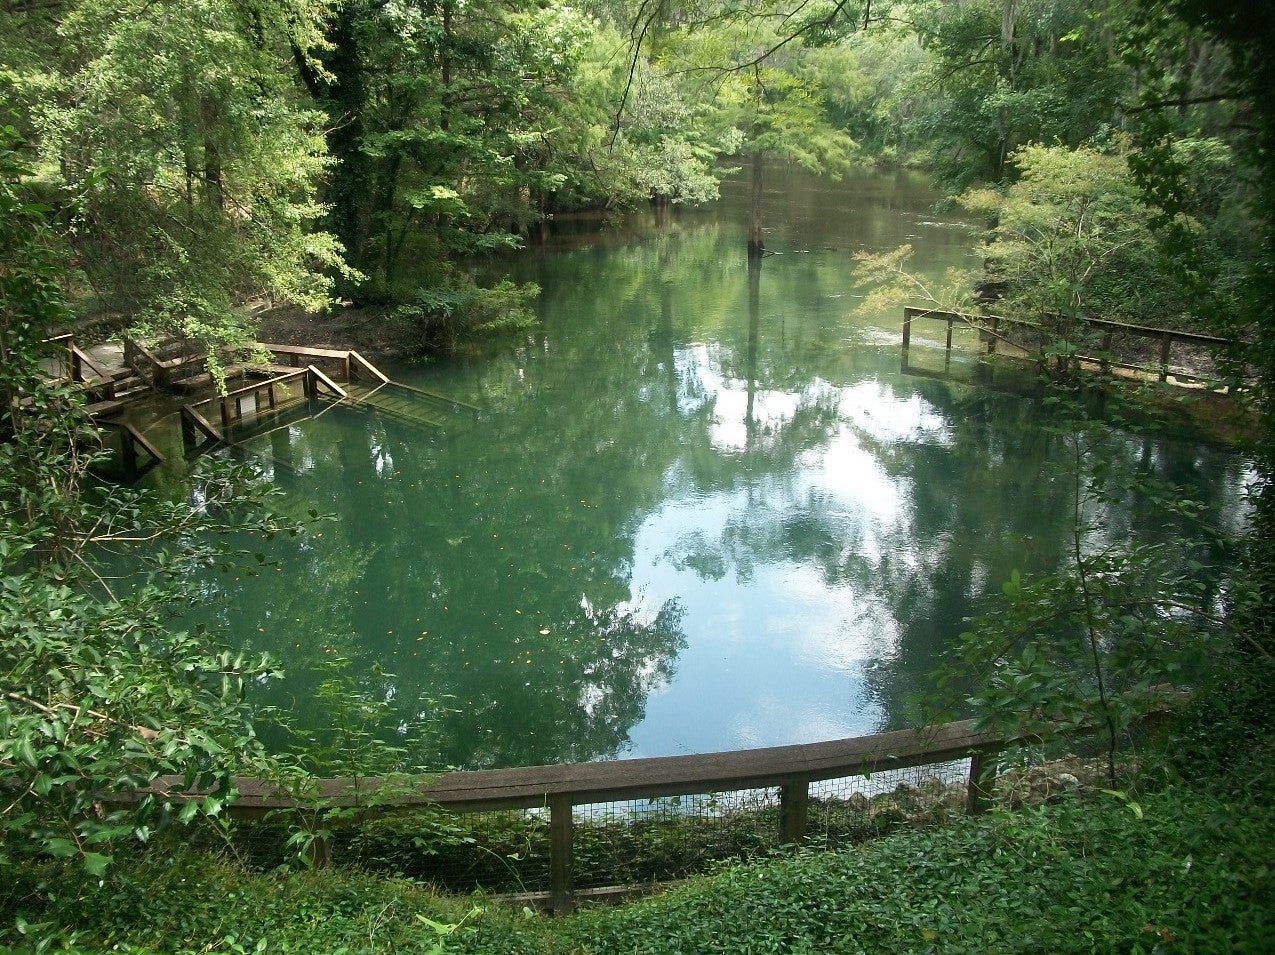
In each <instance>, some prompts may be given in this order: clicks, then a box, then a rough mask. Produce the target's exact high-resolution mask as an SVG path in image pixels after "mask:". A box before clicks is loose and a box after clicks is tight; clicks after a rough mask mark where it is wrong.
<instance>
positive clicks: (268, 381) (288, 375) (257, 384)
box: [186, 368, 309, 408]
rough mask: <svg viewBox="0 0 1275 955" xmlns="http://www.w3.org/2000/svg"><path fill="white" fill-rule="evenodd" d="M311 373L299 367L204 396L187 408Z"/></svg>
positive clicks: (285, 381) (226, 398)
mask: <svg viewBox="0 0 1275 955" xmlns="http://www.w3.org/2000/svg"><path fill="white" fill-rule="evenodd" d="M307 374H309V371H308V369H305V368H298V369H297V370H296V371H290V372H286V373H284V374H282V375H278V376H276V377H274V378H268V379H266V380H264V381H258V382H255V383H253V384H251V385H244V386H243V387H242V388H236V389H235V390H234V391H228V392H226V393H225V394H224V395H213V396H212V397H211V398H204V399H202V400H201V401H196V402H194V403H193V404H189V405H186V407H187V408H199V407H202V406H203V405H209V404H212V403H214V402H221V401H227V400H229V399H231V398H238V397H239V396H240V395H246V394H249V393H251V392H254V391H260V390H261V389H262V388H268V387H270V386H271V385H278V384H285V383H287V382H289V381H292V380H293V379H295V378H301V377H304V376H305V375H307Z"/></svg>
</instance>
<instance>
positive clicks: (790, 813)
mask: <svg viewBox="0 0 1275 955" xmlns="http://www.w3.org/2000/svg"><path fill="white" fill-rule="evenodd" d="M809 809H810V782H809V780H807V779H806V777H804V776H794V777H792V778H791V779H789V780H788V781H787V782H785V783H784V784H783V786H781V787H780V789H779V838H780V839H781V840H782V841H783V842H791V843H799V842H801V840H802V839H804V838H805V837H806V821H807V819H808V813H809Z"/></svg>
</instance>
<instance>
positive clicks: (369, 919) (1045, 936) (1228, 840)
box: [0, 770, 1275, 955]
mask: <svg viewBox="0 0 1275 955" xmlns="http://www.w3.org/2000/svg"><path fill="white" fill-rule="evenodd" d="M1264 772H1265V773H1266V774H1267V777H1269V772H1270V771H1269V770H1264ZM1269 789H1270V787H1268V786H1261V785H1259V786H1257V787H1252V788H1251V790H1250V791H1245V790H1242V789H1241V790H1236V789H1235V788H1234V787H1232V788H1231V789H1230V790H1227V789H1218V788H1215V789H1214V790H1213V791H1202V790H1201V789H1199V788H1190V787H1187V786H1184V785H1175V786H1170V787H1168V788H1165V789H1163V790H1161V791H1159V792H1155V793H1149V794H1146V795H1143V796H1142V797H1140V801H1139V802H1137V803H1134V802H1131V801H1130V800H1129V799H1127V798H1121V797H1119V796H1114V795H1109V794H1101V793H1097V794H1091V795H1089V796H1077V797H1073V798H1069V799H1066V800H1064V801H1062V802H1060V803H1056V804H1053V805H1050V806H1046V807H1039V808H1033V809H1026V810H1022V811H1019V812H1014V813H1010V812H996V813H993V814H990V815H988V816H986V817H982V818H978V819H962V820H959V821H957V822H956V823H954V824H953V825H951V826H948V827H945V828H942V829H938V830H934V831H927V832H908V833H903V834H898V835H894V836H890V837H886V838H882V839H879V840H876V841H874V842H870V843H867V844H864V845H860V846H856V847H854V848H852V849H848V850H845V851H825V852H811V851H804V852H792V853H788V854H784V855H777V856H774V857H772V858H770V859H767V860H765V861H761V862H753V863H748V864H738V865H733V866H729V867H724V868H723V869H722V870H721V871H719V872H717V873H716V874H713V875H710V876H706V877H700V878H696V879H693V880H690V881H688V882H687V883H685V884H683V885H681V886H679V887H677V888H674V889H670V890H668V891H666V892H664V893H662V894H660V895H658V896H655V897H652V898H650V899H646V900H644V901H641V902H636V903H632V904H630V905H628V906H625V907H622V908H606V909H596V910H591V911H586V912H582V913H580V914H577V915H576V916H573V917H571V918H567V919H556V920H554V919H548V918H544V917H541V916H538V915H532V914H530V913H527V912H523V911H519V910H514V909H510V908H506V907H502V906H500V905H497V904H494V903H491V902H489V901H485V900H482V899H478V898H460V897H455V896H444V895H440V894H437V893H435V892H433V891H431V890H429V889H428V888H425V887H422V886H420V885H418V884H416V883H412V882H408V881H405V880H387V879H385V878H383V877H379V876H374V875H371V874H368V873H359V872H343V871H326V872H299V873H298V872H278V873H274V874H268V875H252V874H249V873H247V872H245V871H243V870H241V869H238V868H236V867H235V866H233V865H231V864H228V863H225V862H220V861H214V860H212V859H210V858H209V857H207V856H203V855H200V854H198V853H196V852H193V851H191V850H189V849H181V848H172V849H170V850H168V851H165V850H162V849H160V848H158V847H157V848H156V849H153V850H152V851H151V852H150V854H149V856H148V857H147V858H146V859H143V860H138V861H136V862H132V863H128V864H126V865H123V866H121V867H119V868H118V870H117V871H116V872H115V874H114V875H113V877H112V878H111V879H110V880H109V881H108V882H107V883H105V884H103V885H98V884H96V883H95V882H93V881H90V880H88V879H86V878H83V877H81V876H79V875H78V874H75V873H73V872H71V871H68V870H65V869H62V868H52V867H51V868H49V869H47V870H45V871H43V872H34V871H27V872H23V873H17V874H16V878H15V877H14V875H15V874H13V873H10V875H9V877H8V879H7V880H6V882H5V884H4V885H3V887H0V916H2V918H3V921H0V946H2V945H3V944H4V943H8V944H9V945H11V946H14V949H13V950H16V951H22V950H23V948H22V945H23V943H24V936H23V935H22V934H21V933H20V932H19V931H18V929H17V926H18V925H19V919H21V920H23V922H22V924H24V925H26V931H27V933H28V934H27V936H26V937H27V938H30V937H34V936H35V935H37V934H38V935H43V936H44V937H45V938H49V939H51V940H53V941H51V942H50V944H49V946H48V947H47V950H48V951H76V952H106V951H116V952H131V953H161V952H162V953H195V952H199V953H213V952H226V953H237V952H280V953H283V952H305V953H308V955H318V953H331V955H356V953H360V955H361V953H382V952H383V953H403V952H437V951H443V952H456V953H461V952H463V953H474V955H481V953H500V955H517V953H524V952H525V953H538V955H568V953H570V955H609V953H616V955H619V953H624V955H638V953H671V952H685V953H699V952H705V953H707V952H732V953H762V952H782V953H804V952H810V953H815V952H818V953H855V952H869V953H877V952H883V953H884V952H889V953H892V955H895V953H901V952H943V953H960V952H978V953H984V952H1051V953H1052V952H1058V953H1066V952H1116V951H1119V952H1147V953H1150V952H1247V951H1251V952H1265V951H1269V950H1270V940H1271V939H1272V938H1275V880H1273V879H1272V876H1273V874H1275V873H1273V871H1272V868H1273V866H1272V863H1273V862H1275V860H1273V858H1272V854H1273V852H1275V849H1273V848H1272V847H1275V812H1273V811H1272V805H1271V802H1270V799H1269ZM40 881H44V883H45V886H44V890H43V892H41V893H39V894H37V893H35V892H34V890H35V889H36V887H37V883H39V882H40ZM50 885H52V886H56V888H55V889H53V890H52V892H51V893H50V888H49V887H50ZM50 894H51V901H48V902H41V903H40V908H38V909H36V910H28V909H27V908H25V907H24V902H25V904H28V905H29V904H32V903H31V902H30V900H33V899H35V898H37V897H39V896H40V895H44V896H49V895H50ZM475 906H477V907H478V908H479V909H480V910H481V911H479V912H473V911H472V910H473V908H474V907H475ZM456 923H461V924H460V927H459V928H458V929H456V930H455V931H454V932H452V933H450V934H442V932H443V931H445V929H440V928H437V927H435V926H436V925H439V926H446V925H451V924H456ZM439 946H441V948H440V947H439Z"/></svg>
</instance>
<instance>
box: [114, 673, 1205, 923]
mask: <svg viewBox="0 0 1275 955" xmlns="http://www.w3.org/2000/svg"><path fill="white" fill-rule="evenodd" d="M1151 692H1152V693H1153V694H1154V696H1155V700H1154V703H1155V705H1154V706H1152V707H1151V708H1150V709H1151V712H1152V714H1154V713H1156V712H1157V711H1163V710H1166V709H1168V708H1169V707H1171V706H1172V705H1173V704H1174V703H1175V702H1180V701H1181V699H1182V698H1183V695H1182V694H1179V693H1176V692H1174V691H1172V690H1171V689H1170V688H1166V687H1156V688H1153V689H1152V691H1151ZM1044 729H1045V728H1042V731H1041V732H1035V731H1032V730H1027V731H1024V732H1022V733H1020V734H1018V735H1016V736H1012V737H1006V736H1001V735H998V734H997V733H995V732H993V731H990V730H985V729H984V730H980V729H978V727H977V724H976V722H975V721H973V720H963V721H960V722H955V723H944V724H941V725H938V726H931V727H927V728H924V729H919V730H915V729H906V730H895V731H892V732H888V733H876V734H873V735H871V736H859V737H853V738H850V739H840V740H832V741H829V742H820V743H800V744H795V745H789V746H772V747H766V748H764V749H752V750H734V751H730V752H721V753H705V754H701V755H693V756H655V757H647V758H643V759H630V760H610V761H602V762H589V763H559V764H555V765H549V766H526V767H519V768H513V769H486V770H476V771H464V772H453V773H447V774H445V775H442V776H439V777H436V778H429V777H417V778H415V779H413V778H411V777H408V778H406V779H392V780H386V779H380V778H364V779H360V780H357V781H356V780H354V779H348V778H346V779H320V780H316V781H313V783H314V787H313V788H312V789H308V790H307V791H306V794H305V796H304V797H300V796H298V795H297V794H295V793H293V792H291V791H289V790H288V789H287V788H285V787H284V786H282V785H281V784H278V783H275V782H271V781H268V780H263V779H256V778H250V777H241V778H238V779H236V780H235V788H236V790H237V791H238V798H237V799H236V800H235V801H234V802H233V803H231V804H230V805H229V806H227V807H226V811H227V812H228V813H229V814H230V815H231V816H232V817H239V818H247V819H253V818H261V817H263V816H265V815H267V814H269V813H272V812H277V811H281V810H283V811H287V810H295V809H315V808H318V809H320V810H325V809H338V808H347V809H348V808H361V809H362V810H363V811H365V812H367V813H377V814H379V813H385V812H392V811H395V810H404V809H412V808H420V807H426V806H437V807H440V808H444V809H447V810H450V811H454V812H489V811H495V810H502V809H532V808H541V809H544V808H547V809H548V810H549V816H550V818H549V836H550V841H549V846H550V892H549V901H550V902H551V904H552V908H553V910H554V911H555V912H558V913H566V912H570V911H571V910H572V909H573V908H574V905H575V896H574V893H573V890H572V869H571V856H572V842H573V837H574V836H573V833H574V826H575V813H574V807H576V806H580V805H588V804H591V803H602V802H617V801H621V800H626V799H642V798H648V799H649V798H657V797H661V796H685V795H692V794H699V793H721V792H730V791H737V790H746V789H770V788H778V790H779V792H780V836H781V838H782V839H784V840H785V841H791V842H797V841H800V840H801V839H802V837H803V836H804V834H805V830H806V815H807V810H808V806H809V801H810V784H811V783H812V782H817V781H819V780H825V779H837V778H843V777H849V776H860V775H867V774H871V773H880V772H884V771H888V770H897V769H908V768H912V767H916V766H927V765H934V764H940V763H948V762H954V761H957V760H961V759H966V758H969V760H970V766H969V773H968V777H967V782H966V787H967V794H968V795H967V800H966V807H967V811H968V812H970V813H977V812H980V811H982V809H984V808H985V807H986V806H987V805H988V804H989V802H990V799H991V794H992V791H993V788H994V786H995V781H996V772H997V766H996V754H997V753H999V752H1000V751H1001V750H1003V749H1005V748H1007V747H1010V746H1016V745H1029V744H1033V743H1038V742H1040V741H1041V740H1042V739H1043V738H1044V732H1043V730H1044ZM1079 732H1084V731H1083V730H1081V731H1079ZM386 784H388V785H386ZM382 787H384V788H382ZM378 790H380V791H379V792H378ZM369 793H376V798H375V805H373V806H368V799H367V795H368V794H369ZM145 795H157V796H159V797H161V798H163V799H167V800H169V801H172V802H183V801H189V800H192V799H199V798H202V795H203V793H201V792H198V791H187V790H186V789H185V786H184V780H183V779H182V778H181V777H178V776H161V777H159V778H158V779H156V780H155V781H154V782H153V783H152V784H151V785H150V786H149V787H147V788H146V789H144V790H140V791H138V792H136V793H134V794H130V795H129V796H121V797H117V798H130V799H135V798H139V797H141V796H145ZM329 849H330V847H325V848H324V850H323V852H322V853H321V854H320V856H321V857H322V858H329V857H330V856H329V854H328V852H329Z"/></svg>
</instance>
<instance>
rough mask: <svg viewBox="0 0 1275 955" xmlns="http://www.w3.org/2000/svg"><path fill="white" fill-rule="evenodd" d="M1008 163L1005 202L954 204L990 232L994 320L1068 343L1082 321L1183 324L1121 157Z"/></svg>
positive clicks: (1067, 155) (1053, 151) (969, 196)
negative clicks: (1032, 327) (1001, 317)
mask: <svg viewBox="0 0 1275 955" xmlns="http://www.w3.org/2000/svg"><path fill="white" fill-rule="evenodd" d="M1011 162H1012V163H1013V165H1014V167H1015V169H1016V171H1017V173H1018V177H1017V179H1016V180H1015V181H1014V183H1013V184H1012V185H1011V186H1009V188H1008V189H1007V190H1006V191H1005V193H1004V194H1001V193H999V192H997V191H994V190H990V189H983V190H975V191H971V192H967V193H965V195H963V196H962V197H961V199H960V202H961V204H962V205H963V206H965V208H967V209H969V210H970V211H971V212H977V213H980V214H982V215H984V216H985V217H987V218H988V219H989V220H990V221H992V222H994V223H995V225H994V226H993V227H992V229H991V231H990V233H989V242H988V245H987V248H986V256H987V271H988V279H989V281H991V282H993V283H997V284H999V285H1000V286H1001V287H1002V288H1003V289H1004V297H1003V299H1001V300H1000V301H999V302H997V303H996V306H995V307H996V309H997V311H999V312H1002V313H1003V314H1008V315H1019V316H1023V317H1027V318H1031V319H1034V320H1037V321H1044V322H1047V323H1050V326H1051V335H1052V337H1053V338H1054V339H1055V340H1067V339H1068V338H1069V336H1072V335H1073V334H1074V332H1075V329H1073V328H1072V327H1071V321H1070V320H1071V319H1072V318H1073V317H1075V316H1082V315H1088V316H1092V317H1101V318H1106V319H1110V320H1115V321H1127V322H1131V323H1134V324H1144V325H1146V324H1153V325H1159V326H1165V325H1168V326H1173V325H1181V324H1184V323H1189V321H1190V320H1189V318H1188V317H1186V316H1183V315H1182V314H1181V313H1180V312H1179V311H1178V310H1177V309H1176V308H1175V307H1174V305H1175V302H1177V301H1179V300H1180V299H1179V297H1178V295H1177V287H1176V285H1175V283H1174V278H1173V274H1172V272H1171V271H1170V269H1169V268H1168V267H1167V263H1166V262H1165V261H1164V260H1163V259H1162V258H1161V257H1160V256H1159V249H1158V245H1157V243H1156V240H1155V236H1154V235H1153V233H1152V231H1151V228H1150V222H1151V212H1150V211H1149V210H1148V209H1147V208H1146V207H1145V206H1144V205H1143V203H1142V197H1141V192H1140V191H1139V189H1138V188H1137V186H1136V184H1135V183H1134V181H1133V178H1132V176H1131V175H1130V173H1129V169H1128V166H1127V164H1126V162H1125V159H1124V157H1123V156H1121V155H1120V154H1119V153H1108V152H1099V151H1097V150H1094V149H1089V148H1080V149H1064V148H1062V147H1058V146H1048V147H1046V146H1027V147H1024V148H1023V149H1021V150H1019V151H1018V152H1016V153H1014V154H1013V156H1012V157H1011Z"/></svg>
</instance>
